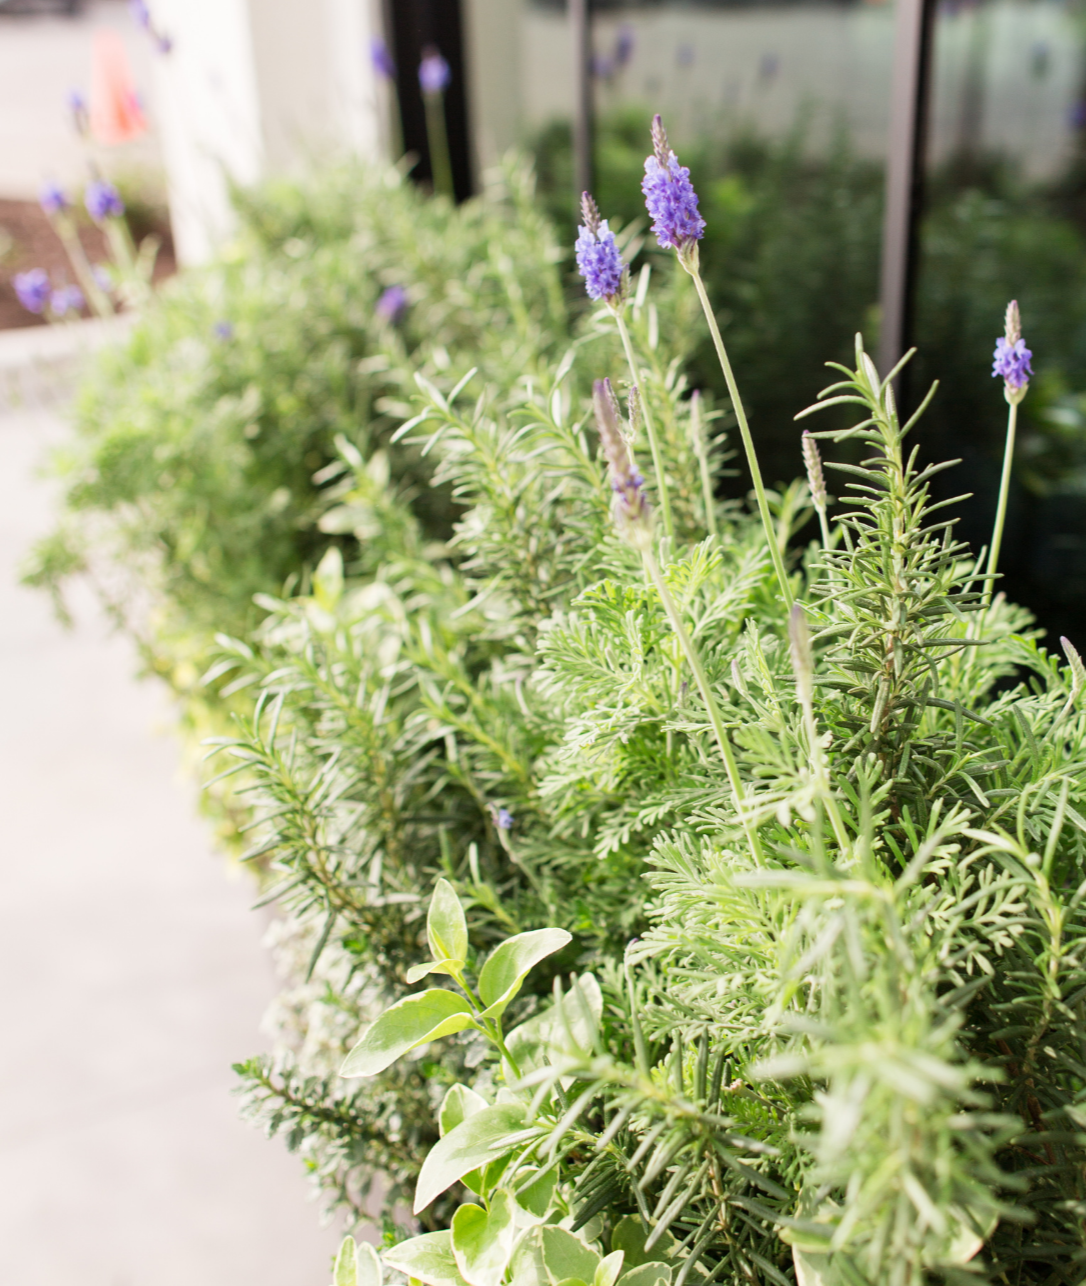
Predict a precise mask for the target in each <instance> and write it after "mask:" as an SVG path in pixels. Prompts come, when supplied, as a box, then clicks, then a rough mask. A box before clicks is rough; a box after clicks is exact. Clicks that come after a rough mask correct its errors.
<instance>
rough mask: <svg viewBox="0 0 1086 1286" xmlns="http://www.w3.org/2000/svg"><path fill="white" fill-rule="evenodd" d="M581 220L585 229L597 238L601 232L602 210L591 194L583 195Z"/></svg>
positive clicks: (583, 193)
mask: <svg viewBox="0 0 1086 1286" xmlns="http://www.w3.org/2000/svg"><path fill="white" fill-rule="evenodd" d="M581 218H582V219H583V220H584V226H585V228H587V230H588V231H589V232H591V233H592V235H593V236H595V235H596V234H597V233H598V232H599V230H600V208H599V206H598V205H597V204H596V202H595V201H594V200H593V199H592V194H591V193H590V192H582V193H581Z"/></svg>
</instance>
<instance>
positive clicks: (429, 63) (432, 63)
mask: <svg viewBox="0 0 1086 1286" xmlns="http://www.w3.org/2000/svg"><path fill="white" fill-rule="evenodd" d="M451 79H452V71H451V70H450V68H449V64H448V63H447V62H446V61H445V59H444V58H442V56H441V54H440V52H439V51H438V50H437V49H435V48H434V46H433V45H428V46H427V47H426V49H424V50H423V54H422V62H420V63H419V85H420V86H421V88H422V92H423V93H424V94H442V93H444V92H445V90H446V89H448V87H449V81H450V80H451Z"/></svg>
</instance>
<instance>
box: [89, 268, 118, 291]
mask: <svg viewBox="0 0 1086 1286" xmlns="http://www.w3.org/2000/svg"><path fill="white" fill-rule="evenodd" d="M91 276H92V277H93V278H94V280H95V281H96V282H97V284H98V289H99V290H104V291H105V292H106V294H107V295H108V294H109V292H110V291H111V290H112V289H113V273H111V272H110V270H109V269H108V268H107V267H106V265H105V264H104V263H96V264H92V265H91Z"/></svg>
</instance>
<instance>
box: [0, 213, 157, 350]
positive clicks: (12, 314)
mask: <svg viewBox="0 0 1086 1286" xmlns="http://www.w3.org/2000/svg"><path fill="white" fill-rule="evenodd" d="M148 231H151V229H149V228H146V229H145V228H142V227H140V228H138V229H136V230H135V232H136V235H137V236H140V235H146V233H147V232H148ZM154 231H155V232H156V233H157V235H158V236H159V237H160V238H161V240H162V249H161V250H159V252H158V259H157V261H156V262H155V281H161V280H162V278H163V277H168V276H170V275H171V274H172V273H174V272H176V271H177V261H176V259H175V258H174V251H173V241H172V239H171V238H170V233H169V229H168V228H162V227H156V228H155V229H154ZM79 235H80V239H81V240H82V242H83V248H84V249H85V250H86V252H87V257H88V258H89V259H90V261H91V263H100V262H107V261H108V256H107V254H106V248H105V238H104V236H103V235H102V233H101V232H100V231H99V230H98V229H97V228H96V227H95V226H94V225H93V224H92V223H90V222H89V221H88V222H87V223H86V224H84V225H81V226H80V229H79ZM28 268H44V269H45V270H46V272H48V274H49V276H50V278H51V279H52V280H53V281H55V282H58V283H60V282H65V281H67V282H72V281H74V279H75V278H74V274H73V272H72V269H71V265H70V264H69V263H68V256H67V255H66V254H65V253H64V247H63V246H62V245H61V244H60V241H59V240H58V239H57V234H56V233H55V232H54V231H53V229H52V227H51V226H50V223H49V220H48V219H47V218H46V217H45V215H44V214H43V213H42V210H41V207H40V206H39V205H38V203H37V202H36V201H9V200H4V199H2V198H0V330H10V329H12V328H14V327H17V326H44V325H47V324H48V323H47V322H46V321H45V318H44V317H39V316H36V315H35V314H34V313H31V312H27V310H26V309H25V308H24V307H23V306H22V304H20V303H19V300H18V298H17V297H16V295H15V287H14V286H13V285H12V284H11V283H12V278H13V277H14V276H15V274H16V273H17V272H25V271H26V270H27V269H28Z"/></svg>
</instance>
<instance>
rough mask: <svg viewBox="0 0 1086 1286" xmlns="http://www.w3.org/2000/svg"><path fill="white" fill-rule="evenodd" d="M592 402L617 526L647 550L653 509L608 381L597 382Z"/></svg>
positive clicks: (633, 541)
mask: <svg viewBox="0 0 1086 1286" xmlns="http://www.w3.org/2000/svg"><path fill="white" fill-rule="evenodd" d="M592 401H593V404H594V406H595V410H596V427H597V429H598V430H599V435H600V445H601V446H602V448H603V454H604V458H605V459H606V460H607V473H608V477H609V478H610V479H611V490H612V491H613V492H614V493H615V499H614V503H613V506H612V512H613V513H614V516H615V526H616V527H617V528H618V530H619V534H620V535H621V536H623V538H624V539H626V540H628V541H629V543H630V544H631V545H633V546H634V548H635V549H643V550H644V549H648V548H650V546H651V544H652V509H651V506H650V505H649V502H648V500H647V498H646V496H645V479H644V478H643V477H642V476H641V474H640V473H638V471H637V468H636V467H635V465H634V463H633V461H632V460H631V459H630V452H629V448H628V447H627V445H626V439H625V438H624V437H623V435H622V425H621V421H620V420H619V417H618V414H617V412H616V409H615V397H614V393H613V392H612V391H611V385H610V381H609V380H597V381H596V382H595V384H594V385H593V386H592Z"/></svg>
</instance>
